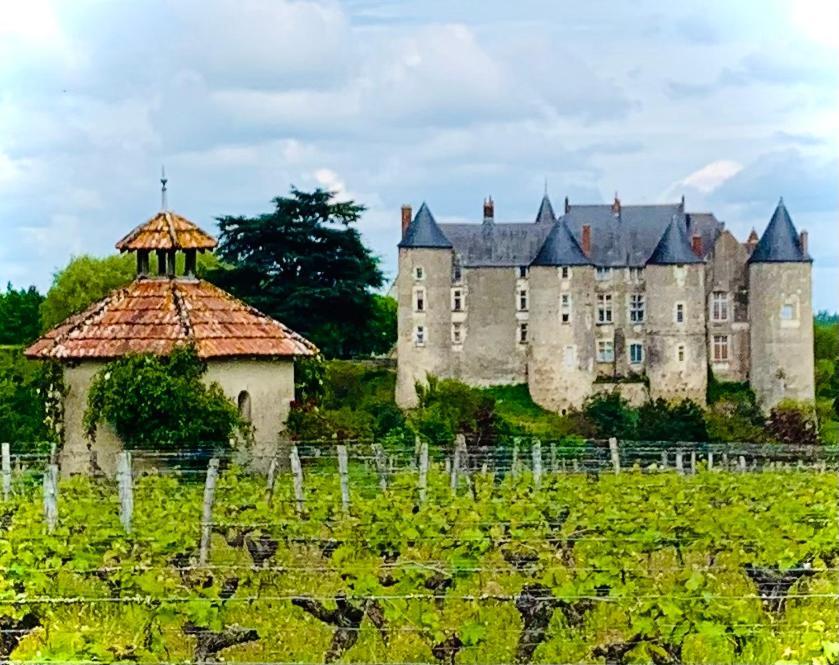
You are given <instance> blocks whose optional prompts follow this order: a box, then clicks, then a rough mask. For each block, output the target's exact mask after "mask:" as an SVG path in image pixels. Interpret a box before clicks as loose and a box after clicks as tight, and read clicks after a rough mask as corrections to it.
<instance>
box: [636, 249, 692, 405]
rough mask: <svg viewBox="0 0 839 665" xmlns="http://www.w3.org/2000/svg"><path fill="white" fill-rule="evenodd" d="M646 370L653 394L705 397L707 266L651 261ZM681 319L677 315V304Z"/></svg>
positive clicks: (648, 286) (648, 283) (689, 397)
mask: <svg viewBox="0 0 839 665" xmlns="http://www.w3.org/2000/svg"><path fill="white" fill-rule="evenodd" d="M644 272H645V274H646V287H647V290H646V291H647V294H648V298H647V376H648V377H649V382H650V397H651V398H652V399H657V398H659V397H662V398H664V399H666V400H676V399H684V398H688V399H692V400H694V401H696V402H698V403H700V404H704V403H705V390H706V386H707V362H708V359H707V353H706V338H705V279H704V278H705V266H704V265H703V264H686V265H648V266H647V267H646V269H645V271H644ZM680 303H681V305H682V307H683V321H682V322H681V323H679V322H678V321H677V315H676V312H677V305H678V304H680Z"/></svg>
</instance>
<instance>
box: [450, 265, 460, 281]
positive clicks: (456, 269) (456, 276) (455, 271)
mask: <svg viewBox="0 0 839 665" xmlns="http://www.w3.org/2000/svg"><path fill="white" fill-rule="evenodd" d="M462 278H463V271H462V270H461V268H460V264H459V263H455V264H454V266H452V281H453V282H459V281H460V280H461V279H462Z"/></svg>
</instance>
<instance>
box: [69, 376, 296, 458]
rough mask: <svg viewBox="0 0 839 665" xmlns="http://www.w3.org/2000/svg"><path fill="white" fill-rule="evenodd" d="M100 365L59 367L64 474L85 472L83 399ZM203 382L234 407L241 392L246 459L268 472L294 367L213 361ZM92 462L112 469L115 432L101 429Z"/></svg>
mask: <svg viewBox="0 0 839 665" xmlns="http://www.w3.org/2000/svg"><path fill="white" fill-rule="evenodd" d="M104 364H105V363H103V362H96V361H85V362H81V363H76V364H74V365H68V366H66V367H65V368H64V386H65V389H66V391H67V392H66V395H65V398H64V446H63V447H62V450H61V455H60V464H61V473H62V474H63V475H71V474H77V473H88V472H89V470H90V459H91V455H90V448H91V446H90V444H89V442H88V440H87V437H86V436H85V430H84V425H83V422H82V421H83V418H84V412H85V410H86V409H87V394H88V390H89V389H90V383H91V381H92V379H93V376H94V375H95V374H96V372H98V371H99V370H100V369H101V368H102V367H103V366H104ZM204 380H205V381H207V382H208V383H209V382H212V381H217V382H218V383H219V384H220V385H221V387H222V390H223V391H224V394H225V395H226V396H227V397H228V398H229V399H230V400H231V401H232V402H233V403H234V404H239V398H240V395H242V393H243V392H244V393H247V395H248V397H249V402H250V414H251V422H252V424H253V425H254V445H253V449H252V450H251V451H249V452H250V455H249V457H253V458H254V461H253V464H254V466H255V467H256V468H260V469H261V468H263V467H264V468H267V465H268V463H269V457H270V455H272V454H273V453H274V451H275V450H276V446H277V444H278V442H279V438H280V433H281V432H282V431H283V430H284V429H285V421H286V419H287V418H288V412H289V408H290V405H291V401H292V400H293V399H294V363H293V361H291V360H290V359H289V360H285V359H276V360H239V359H229V360H214V361H210V362H209V363H208V364H207V373H206V374H205V376H204ZM92 449H93V451H94V452H95V453H96V461H97V463H98V465H99V466H100V468H101V469H102V470H103V471H104V472H105V473H106V474H108V475H113V474H114V472H115V470H116V455H117V453H119V452H120V451H121V450H122V449H123V445H122V442H121V441H120V440H119V437H118V436H117V435H116V432H114V430H113V429H112V428H111V427H110V426H109V425H108V424H106V423H103V424H100V425H99V427H98V428H97V432H96V440H95V443H94V444H93V445H92Z"/></svg>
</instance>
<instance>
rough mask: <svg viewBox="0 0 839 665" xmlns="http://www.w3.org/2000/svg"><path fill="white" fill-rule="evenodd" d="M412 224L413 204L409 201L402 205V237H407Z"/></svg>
mask: <svg viewBox="0 0 839 665" xmlns="http://www.w3.org/2000/svg"><path fill="white" fill-rule="evenodd" d="M410 225H411V206H409V205H408V204H407V203H406V204H405V205H403V206H402V237H403V238H404V237H405V232H406V231H407V230H408V227H409V226H410Z"/></svg>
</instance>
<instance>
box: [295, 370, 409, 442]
mask: <svg viewBox="0 0 839 665" xmlns="http://www.w3.org/2000/svg"><path fill="white" fill-rule="evenodd" d="M302 368H303V370H304V372H305V377H298V378H297V379H296V380H297V381H298V390H297V396H296V401H295V403H294V404H293V405H292V409H291V412H290V414H289V418H288V421H287V426H288V429H289V431H290V432H291V433H292V436H294V438H296V439H297V440H301V441H306V440H316V439H329V438H332V437H333V436H336V437H337V438H339V439H342V440H344V439H370V438H372V437H375V438H381V437H384V436H386V435H388V434H389V433H391V432H393V431H395V430H400V429H401V428H403V427H404V423H405V418H404V416H403V415H402V411H401V410H400V409H399V408H398V407H397V406H396V403H395V402H394V397H393V395H394V390H395V386H396V377H395V375H394V373H393V371H392V370H391V369H389V368H388V367H385V366H380V365H377V364H375V363H366V362H353V361H345V360H331V361H328V362H325V363H324V362H322V361H316V360H311V361H307V362H305V363H303V364H302ZM300 381H303V382H305V383H306V384H307V387H306V388H301V386H300V383H299V382H300Z"/></svg>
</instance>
